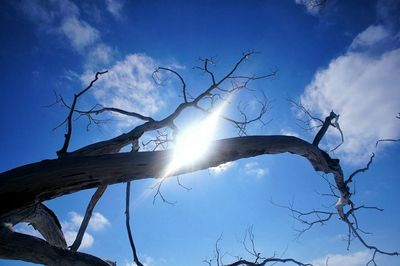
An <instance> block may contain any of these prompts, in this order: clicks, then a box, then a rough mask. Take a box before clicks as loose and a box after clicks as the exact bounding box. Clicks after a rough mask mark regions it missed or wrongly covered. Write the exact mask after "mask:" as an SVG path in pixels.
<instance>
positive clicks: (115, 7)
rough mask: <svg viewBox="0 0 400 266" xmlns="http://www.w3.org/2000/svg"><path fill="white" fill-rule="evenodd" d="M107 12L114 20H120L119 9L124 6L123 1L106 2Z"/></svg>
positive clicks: (111, 0) (110, 0) (112, 0)
mask: <svg viewBox="0 0 400 266" xmlns="http://www.w3.org/2000/svg"><path fill="white" fill-rule="evenodd" d="M106 5H107V10H108V12H110V13H111V14H112V15H113V16H114V17H115V18H116V19H121V9H122V8H123V6H124V1H122V0H106Z"/></svg>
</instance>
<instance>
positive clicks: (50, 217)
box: [2, 203, 67, 249]
mask: <svg viewBox="0 0 400 266" xmlns="http://www.w3.org/2000/svg"><path fill="white" fill-rule="evenodd" d="M2 222H3V223H10V224H12V225H15V224H18V223H22V222H25V223H29V224H31V225H32V226H33V227H34V228H35V229H36V230H38V231H39V233H40V234H41V235H42V236H43V237H44V239H46V241H47V242H49V244H51V245H53V246H56V247H60V248H64V249H66V248H67V243H66V241H65V238H64V234H63V233H62V231H61V224H60V222H59V221H58V218H57V216H56V215H55V214H54V212H53V211H52V210H50V209H49V208H47V207H46V206H45V205H44V204H42V203H38V204H36V205H34V206H29V207H27V208H23V209H20V210H15V211H13V212H10V213H9V215H7V216H5V217H3V219H2Z"/></svg>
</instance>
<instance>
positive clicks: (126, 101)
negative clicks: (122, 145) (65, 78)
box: [81, 54, 165, 128]
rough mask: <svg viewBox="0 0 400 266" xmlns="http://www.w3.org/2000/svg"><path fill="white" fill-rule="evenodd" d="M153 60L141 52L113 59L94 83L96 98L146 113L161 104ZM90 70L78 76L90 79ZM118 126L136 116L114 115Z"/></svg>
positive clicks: (102, 102) (128, 122) (108, 105)
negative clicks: (153, 76) (114, 61)
mask: <svg viewBox="0 0 400 266" xmlns="http://www.w3.org/2000/svg"><path fill="white" fill-rule="evenodd" d="M156 66H157V63H156V61H155V60H154V59H153V58H152V57H150V56H147V55H145V54H130V55H128V56H126V57H125V59H124V60H121V61H118V62H116V63H115V64H114V65H113V66H112V67H111V68H110V69H109V72H108V73H107V74H106V75H103V76H102V78H101V79H100V80H99V81H98V82H97V83H96V86H97V87H98V89H96V90H94V96H95V98H96V100H97V101H98V102H99V103H100V104H101V105H103V106H107V107H117V108H120V109H124V110H127V111H131V112H138V113H140V114H142V115H146V116H150V115H153V114H155V113H156V112H157V111H159V110H160V108H162V107H163V106H164V105H165V101H164V100H163V98H162V97H161V95H160V92H159V90H158V88H157V84H156V83H155V82H154V81H153V78H152V74H153V72H154V70H155V69H156ZM93 76H94V75H93V72H91V71H87V72H86V73H85V74H84V75H82V77H81V79H82V82H83V83H84V84H88V82H89V81H90V80H91V79H93ZM117 117H118V118H119V121H120V122H119V124H118V126H119V127H120V128H127V127H131V126H132V125H133V124H135V123H137V120H135V119H132V118H130V117H126V116H120V115H117Z"/></svg>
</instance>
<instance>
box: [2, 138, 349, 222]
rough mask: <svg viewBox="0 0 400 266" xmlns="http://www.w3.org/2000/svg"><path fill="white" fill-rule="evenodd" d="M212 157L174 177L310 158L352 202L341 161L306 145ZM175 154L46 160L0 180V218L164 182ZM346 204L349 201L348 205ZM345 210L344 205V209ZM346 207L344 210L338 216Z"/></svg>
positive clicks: (235, 147)
mask: <svg viewBox="0 0 400 266" xmlns="http://www.w3.org/2000/svg"><path fill="white" fill-rule="evenodd" d="M211 146H212V147H213V149H212V151H210V153H209V154H208V156H206V157H205V158H203V159H202V160H199V161H197V162H193V164H191V165H187V166H184V167H182V168H180V169H177V170H176V171H175V172H171V173H170V174H169V175H170V176H175V175H178V174H183V173H189V172H193V171H197V170H201V169H207V168H209V167H215V166H218V165H220V164H222V163H226V162H230V161H234V160H237V159H241V158H248V157H253V156H258V155H262V154H278V153H285V152H289V153H293V154H296V155H299V156H302V157H305V158H306V159H307V160H308V161H309V162H310V163H311V164H312V166H313V167H314V169H315V170H316V171H322V172H324V173H332V174H333V175H334V178H335V183H336V186H337V187H338V189H339V191H340V193H341V196H342V197H343V198H344V199H346V198H347V197H348V196H349V191H348V188H347V186H346V184H345V182H344V179H343V172H342V170H341V167H340V164H339V160H336V159H332V158H330V157H329V155H328V154H327V153H326V152H324V151H322V150H320V149H319V148H318V147H316V146H315V145H312V144H310V143H308V142H306V141H304V140H302V139H299V138H296V137H292V136H249V137H237V138H231V139H223V140H218V141H214V142H213V143H212V145H211ZM172 153H173V151H171V150H167V151H152V152H137V153H118V154H106V155H97V156H77V157H65V158H60V159H55V160H44V161H41V162H38V163H33V164H29V165H25V166H22V167H18V168H15V169H12V170H9V171H7V172H4V173H2V174H0V202H7V203H8V204H2V205H1V206H0V221H1V218H2V217H1V216H2V215H5V214H6V213H7V212H9V211H11V210H14V209H19V208H24V207H26V206H29V205H32V204H35V203H36V202H41V201H43V200H48V199H52V198H55V197H59V196H61V195H65V194H69V193H72V192H76V191H79V190H82V189H87V188H94V187H98V186H99V185H108V184H114V183H121V182H125V181H128V180H138V179H143V178H152V177H161V176H163V175H164V174H165V169H166V168H167V166H168V165H169V163H170V162H171V158H172ZM343 202H344V200H343ZM343 206H344V205H343ZM343 206H339V207H338V210H339V209H340V208H342V207H343Z"/></svg>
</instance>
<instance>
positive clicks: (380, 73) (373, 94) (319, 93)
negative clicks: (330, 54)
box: [301, 27, 400, 164]
mask: <svg viewBox="0 0 400 266" xmlns="http://www.w3.org/2000/svg"><path fill="white" fill-rule="evenodd" d="M383 31H384V30H377V29H376V28H372V30H371V27H369V28H368V29H367V30H366V31H364V32H362V33H361V34H359V35H358V36H357V37H356V38H355V41H353V44H352V45H353V46H355V45H357V46H360V45H361V44H362V45H364V46H366V45H370V49H372V50H374V51H375V53H370V51H369V50H368V49H367V50H365V49H364V51H362V52H361V51H359V52H354V51H351V50H350V51H348V52H346V53H345V54H344V55H342V56H339V57H338V58H336V59H334V60H332V61H331V62H330V64H329V66H328V67H327V68H326V69H323V70H320V71H318V72H317V73H316V74H315V76H314V79H313V81H312V82H311V83H310V84H309V85H308V86H307V87H306V88H305V91H304V93H303V94H302V95H301V103H302V104H303V105H304V106H305V107H306V108H307V109H309V110H310V111H311V112H312V113H315V114H318V115H320V116H321V117H325V116H326V115H327V114H328V113H329V112H330V111H331V110H334V111H335V112H336V113H339V114H340V120H339V122H340V126H341V128H342V130H343V132H344V137H345V143H344V144H343V145H342V146H341V147H340V148H339V149H338V150H337V154H338V155H340V158H342V159H344V160H345V161H346V162H349V163H353V164H358V163H362V162H365V161H366V160H367V158H368V156H369V155H370V153H371V152H372V151H373V150H374V149H375V142H376V141H377V140H378V139H380V138H398V137H400V123H399V121H398V119H396V118H395V115H396V114H397V113H398V112H399V111H400V101H399V99H400V87H399V84H400V49H389V50H387V51H380V52H379V53H378V54H376V52H377V49H376V46H379V42H378V40H379V39H381V38H383V36H386V33H383ZM371 32H378V33H377V35H378V36H375V37H371V36H370V35H371V34H372V33H371ZM397 46H398V45H397ZM378 50H381V49H378ZM327 141H328V144H330V146H331V147H334V146H335V145H336V144H337V143H338V141H339V134H336V132H335V131H334V130H331V131H329V132H328V135H327Z"/></svg>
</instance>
